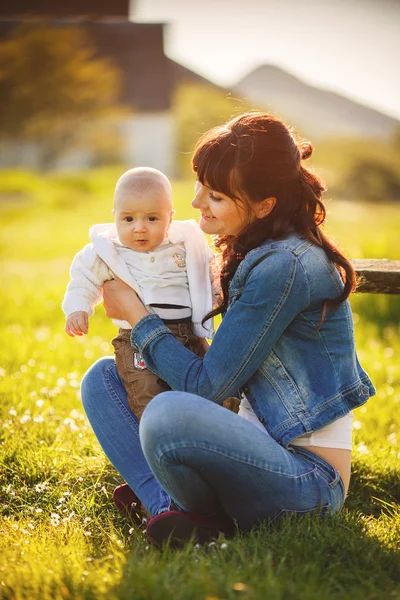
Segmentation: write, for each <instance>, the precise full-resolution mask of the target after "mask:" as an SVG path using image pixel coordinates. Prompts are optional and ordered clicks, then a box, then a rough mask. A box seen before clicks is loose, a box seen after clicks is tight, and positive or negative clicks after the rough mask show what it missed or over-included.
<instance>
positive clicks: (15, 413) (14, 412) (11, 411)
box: [8, 406, 17, 417]
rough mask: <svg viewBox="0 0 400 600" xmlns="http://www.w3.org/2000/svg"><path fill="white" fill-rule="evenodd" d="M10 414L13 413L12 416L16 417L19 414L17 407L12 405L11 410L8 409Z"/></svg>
mask: <svg viewBox="0 0 400 600" xmlns="http://www.w3.org/2000/svg"><path fill="white" fill-rule="evenodd" d="M8 414H9V415H11V416H12V417H16V416H17V411H16V410H15V408H14V407H13V406H12V407H11V408H10V410H9V411H8Z"/></svg>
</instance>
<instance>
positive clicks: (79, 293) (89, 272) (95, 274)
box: [62, 244, 114, 317]
mask: <svg viewBox="0 0 400 600" xmlns="http://www.w3.org/2000/svg"><path fill="white" fill-rule="evenodd" d="M70 275H71V281H70V282H69V284H68V286H67V290H66V292H65V296H64V300H63V303H62V309H63V311H64V313H65V315H66V316H67V317H68V316H69V315H71V314H72V313H74V312H77V311H83V312H85V313H87V314H88V316H89V317H91V316H92V315H93V313H94V307H95V306H96V305H97V304H99V303H100V302H101V299H102V297H103V292H102V286H103V283H104V282H105V281H107V280H110V279H113V278H114V277H113V273H112V271H111V270H110V269H109V268H108V267H107V265H106V263H105V262H104V261H103V260H101V258H99V256H98V255H97V253H96V251H95V249H94V247H93V244H87V245H86V246H85V247H84V248H83V249H82V250H81V251H80V252H78V254H77V255H76V256H75V258H74V260H73V261H72V265H71V269H70Z"/></svg>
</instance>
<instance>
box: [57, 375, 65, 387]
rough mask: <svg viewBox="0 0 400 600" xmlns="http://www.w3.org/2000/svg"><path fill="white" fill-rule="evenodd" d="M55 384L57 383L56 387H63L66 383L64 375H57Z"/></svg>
mask: <svg viewBox="0 0 400 600" xmlns="http://www.w3.org/2000/svg"><path fill="white" fill-rule="evenodd" d="M56 384H57V386H58V387H64V386H65V385H67V380H66V379H64V377H59V378H58V379H57V382H56Z"/></svg>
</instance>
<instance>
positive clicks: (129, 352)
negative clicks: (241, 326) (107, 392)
mask: <svg viewBox="0 0 400 600" xmlns="http://www.w3.org/2000/svg"><path fill="white" fill-rule="evenodd" d="M165 325H166V326H167V327H168V328H169V329H170V330H171V332H172V333H173V334H174V336H175V337H176V338H177V339H178V340H179V341H180V342H181V343H182V344H183V345H184V346H185V347H186V348H188V349H189V350H191V351H192V352H194V353H195V354H197V356H199V357H200V358H203V356H204V355H205V353H206V347H205V342H204V340H203V339H202V338H199V337H197V336H196V335H194V333H193V329H192V324H191V323H190V322H183V323H168V322H167V323H165ZM130 336H131V329H120V330H119V333H118V335H117V336H116V337H115V338H114V339H113V340H112V345H113V346H114V352H115V363H116V365H117V369H118V373H119V376H120V377H121V379H122V381H123V382H124V386H125V389H126V391H127V394H128V402H129V406H130V408H131V410H132V412H133V413H134V414H135V415H136V416H137V418H138V419H139V420H140V418H141V416H142V414H143V411H144V409H145V408H146V406H147V405H148V403H149V402H150V400H152V398H154V396H156V395H157V394H160V393H161V392H165V391H167V390H170V389H171V388H170V387H169V386H168V385H167V384H166V383H165V381H163V380H162V379H160V378H159V377H158V375H155V373H153V372H152V371H149V369H146V368H140V366H139V368H138V366H135V363H136V365H137V363H138V360H137V355H136V360H135V351H134V349H133V347H132V346H131V342H130Z"/></svg>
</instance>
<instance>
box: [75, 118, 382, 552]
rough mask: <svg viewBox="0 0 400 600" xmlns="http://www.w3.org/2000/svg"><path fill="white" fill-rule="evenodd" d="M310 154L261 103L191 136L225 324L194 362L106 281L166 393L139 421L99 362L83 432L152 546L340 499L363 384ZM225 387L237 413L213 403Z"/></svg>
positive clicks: (130, 296)
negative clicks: (140, 515) (216, 253)
mask: <svg viewBox="0 0 400 600" xmlns="http://www.w3.org/2000/svg"><path fill="white" fill-rule="evenodd" d="M311 152H312V147H311V145H310V144H308V143H305V144H302V145H300V146H298V145H297V144H296V142H295V140H294V138H293V136H292V135H291V133H290V131H289V129H288V128H287V127H286V126H285V125H284V124H283V123H282V121H280V120H279V119H277V118H275V117H273V116H271V115H268V114H265V113H247V114H243V115H240V116H238V117H236V118H234V119H232V120H231V121H229V122H228V123H226V124H225V125H223V126H221V127H217V128H215V129H212V130H211V131H209V132H208V133H206V134H205V135H204V136H203V137H202V138H201V139H200V141H199V142H198V144H197V147H196V149H195V152H194V156H193V160H192V164H193V169H194V171H195V173H196V174H197V183H196V196H195V198H194V200H193V203H192V204H193V206H194V207H195V208H198V209H199V210H200V213H201V218H200V226H201V228H202V230H203V231H204V232H205V233H208V234H212V235H215V236H217V237H216V239H217V243H216V245H217V246H219V248H220V249H221V250H222V269H221V286H222V296H223V297H222V302H221V305H220V306H219V307H218V308H217V309H215V310H214V311H213V314H214V315H215V314H219V313H221V314H222V315H223V321H222V323H221V325H220V327H219V329H218V331H217V333H216V336H215V338H214V340H213V343H212V345H211V347H210V349H209V351H208V352H207V354H206V355H205V356H204V358H203V359H201V358H199V357H198V356H196V355H194V354H192V353H191V352H190V351H189V350H187V349H186V348H184V347H183V346H182V344H180V343H179V342H178V341H177V340H176V339H175V338H174V337H173V336H172V335H171V333H170V331H169V329H168V328H167V327H166V326H165V325H164V324H163V322H162V321H161V320H160V318H159V317H158V316H156V315H150V314H148V312H147V310H146V309H145V307H144V306H143V305H142V304H141V303H140V301H139V300H138V298H137V297H136V296H135V294H134V293H133V292H132V290H131V289H130V288H128V287H127V286H126V285H125V284H123V283H122V282H120V281H114V282H109V283H108V284H107V285H106V287H105V290H104V303H105V307H106V312H107V315H108V316H109V317H113V318H118V319H124V320H127V321H128V322H129V323H130V324H131V325H132V327H133V330H132V336H131V342H132V344H133V345H134V346H135V347H137V348H138V349H139V351H140V352H141V354H142V355H143V357H144V360H145V362H146V364H147V366H148V367H149V368H150V369H151V370H152V371H154V372H156V373H157V375H159V376H160V377H161V378H162V379H163V380H165V381H166V382H167V383H168V384H169V386H170V387H171V388H172V389H173V390H179V391H171V392H165V393H163V394H160V395H159V396H157V397H156V398H155V399H154V400H153V401H152V402H151V403H150V405H149V406H148V407H147V409H146V411H145V413H144V415H143V419H142V421H141V424H140V432H139V426H138V422H137V420H136V419H135V417H134V415H133V414H132V413H131V412H130V410H129V407H128V404H127V400H126V393H125V390H124V389H123V386H122V383H121V381H120V380H119V378H118V375H117V372H116V369H115V365H114V362H113V361H112V359H103V360H101V361H98V362H97V363H96V364H95V365H93V367H92V368H91V369H90V371H89V372H88V373H87V374H86V376H85V379H84V381H83V384H82V398H83V403H84V407H85V410H86V413H87V415H88V417H89V420H90V422H91V424H92V426H93V429H94V431H95V433H96V435H97V437H98V439H99V441H100V443H101V445H102V447H103V449H104V451H105V453H106V454H107V456H108V458H109V459H110V460H111V462H112V463H113V465H114V466H115V468H116V469H117V470H118V471H119V473H120V474H121V475H122V476H123V477H124V479H125V480H126V481H127V483H128V484H129V486H130V487H128V486H122V487H121V488H119V489H117V490H116V497H115V500H116V503H117V505H118V504H119V505H120V506H121V504H123V503H128V504H130V502H132V501H134V500H138V499H140V501H141V502H142V503H143V505H144V506H145V507H146V509H147V510H148V511H149V512H150V514H151V515H152V518H151V520H150V521H149V524H148V528H147V530H148V535H149V538H150V539H151V540H152V541H154V542H155V543H158V544H160V543H162V542H163V541H165V540H166V539H168V537H169V536H171V534H172V542H173V543H179V542H182V541H185V540H186V539H189V538H190V537H191V536H192V535H193V534H194V535H195V537H197V539H199V540H200V541H203V540H206V539H209V538H210V537H212V536H213V535H215V534H216V533H217V532H218V531H223V532H225V533H229V532H230V531H232V527H233V524H234V523H236V525H237V526H238V527H239V528H240V529H241V530H248V529H250V528H252V527H253V526H255V525H257V524H258V523H260V522H261V521H262V520H264V519H271V518H274V519H275V518H278V517H279V516H280V515H282V514H285V513H287V512H290V513H299V514H303V513H306V512H312V511H317V512H318V513H319V514H321V513H322V514H324V513H325V512H326V511H327V510H330V511H333V512H335V511H338V510H340V508H341V507H342V505H343V502H344V500H345V497H346V493H347V488H348V485H349V479H350V461H351V410H352V409H353V408H355V407H357V406H360V405H361V404H363V403H364V402H366V400H367V399H368V398H369V397H370V396H371V395H373V394H374V393H375V390H374V388H373V386H372V384H371V382H370V380H369V378H368V376H367V374H366V373H365V372H364V371H363V369H362V368H361V366H360V365H359V363H358V360H357V357H356V353H355V346H354V332H353V322H352V316H351V311H350V307H349V302H348V296H349V294H350V292H351V291H352V290H353V289H354V285H355V275H354V270H353V268H352V266H351V264H350V262H349V261H348V260H347V259H346V258H345V257H344V256H343V254H342V253H341V252H340V251H339V250H338V248H337V247H336V246H335V245H334V244H333V243H332V242H331V241H329V240H328V239H327V237H326V236H325V235H324V234H323V232H322V230H321V225H322V223H323V221H324V219H325V208H324V206H323V203H322V193H323V191H324V190H323V187H322V185H321V182H320V180H319V179H318V178H317V177H316V176H315V175H314V174H312V173H311V172H310V171H309V170H307V169H306V168H305V167H304V166H303V164H302V161H303V160H305V159H307V158H309V156H310V155H311ZM238 394H240V395H241V398H242V401H241V409H240V412H239V415H236V414H234V413H233V412H230V411H228V410H226V409H225V408H223V407H222V406H220V405H221V403H222V402H223V401H224V400H225V399H226V398H228V397H230V396H234V395H238ZM243 417H244V418H243ZM136 496H137V497H136ZM127 510H129V508H128V509H127Z"/></svg>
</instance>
